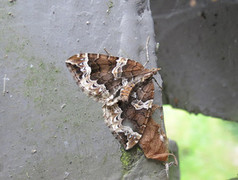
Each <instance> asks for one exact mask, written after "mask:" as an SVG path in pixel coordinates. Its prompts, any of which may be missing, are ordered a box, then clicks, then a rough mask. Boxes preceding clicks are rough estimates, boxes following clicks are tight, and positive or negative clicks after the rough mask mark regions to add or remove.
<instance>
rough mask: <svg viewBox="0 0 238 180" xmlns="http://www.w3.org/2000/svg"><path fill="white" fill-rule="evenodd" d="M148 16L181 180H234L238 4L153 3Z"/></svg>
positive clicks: (211, 0) (207, 0) (204, 0)
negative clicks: (176, 145)
mask: <svg viewBox="0 0 238 180" xmlns="http://www.w3.org/2000/svg"><path fill="white" fill-rule="evenodd" d="M151 10H152V16H153V19H154V26H155V33H156V41H157V47H159V48H158V49H156V54H157V57H158V66H159V67H161V69H162V70H161V71H160V74H161V76H162V79H163V93H164V94H163V103H164V104H167V105H165V106H164V114H165V125H166V130H167V134H168V137H169V138H170V139H173V140H175V141H176V142H177V143H178V147H179V160H180V168H181V169H180V170H181V179H182V180H187V179H231V178H236V179H238V123H237V122H238V111H237V110H238V101H237V100H238V97H237V93H238V43H237V42H238V1H231V0H226V1H223V0H201V1H196V0H180V1H178V0H170V1H166V0H152V1H151ZM168 104H169V105H168Z"/></svg>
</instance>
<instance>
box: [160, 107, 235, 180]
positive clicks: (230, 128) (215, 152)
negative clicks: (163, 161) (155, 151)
mask: <svg viewBox="0 0 238 180" xmlns="http://www.w3.org/2000/svg"><path fill="white" fill-rule="evenodd" d="M164 114H165V126H166V131H167V135H168V137H169V138H170V139H173V140H175V141H176V142H177V144H178V147H179V162H180V175H181V179H182V180H187V179H197V180H200V179H231V178H235V177H236V179H238V123H236V122H229V121H225V120H223V119H219V118H214V117H210V116H205V115H202V114H198V115H195V114H190V113H189V112H187V111H184V110H181V109H176V108H172V107H171V106H170V105H165V106H164Z"/></svg>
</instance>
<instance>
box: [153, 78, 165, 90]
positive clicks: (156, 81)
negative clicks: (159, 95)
mask: <svg viewBox="0 0 238 180" xmlns="http://www.w3.org/2000/svg"><path fill="white" fill-rule="evenodd" d="M152 78H153V79H154V81H155V83H156V84H157V85H158V86H159V88H160V89H161V90H163V88H162V87H161V86H160V85H159V83H158V81H157V80H156V79H155V78H154V77H152Z"/></svg>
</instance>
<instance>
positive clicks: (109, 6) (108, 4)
mask: <svg viewBox="0 0 238 180" xmlns="http://www.w3.org/2000/svg"><path fill="white" fill-rule="evenodd" d="M113 6H114V5H113V2H112V1H111V0H110V1H109V2H108V3H107V7H108V9H107V14H110V13H111V9H112V8H113Z"/></svg>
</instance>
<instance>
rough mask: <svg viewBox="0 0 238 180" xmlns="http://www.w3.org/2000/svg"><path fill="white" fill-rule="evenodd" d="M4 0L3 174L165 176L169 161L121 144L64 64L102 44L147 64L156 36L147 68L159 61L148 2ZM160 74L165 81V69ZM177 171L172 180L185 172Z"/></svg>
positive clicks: (0, 43)
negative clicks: (155, 50)
mask: <svg viewBox="0 0 238 180" xmlns="http://www.w3.org/2000/svg"><path fill="white" fill-rule="evenodd" d="M0 4H1V8H0V11H1V15H0V23H1V31H0V47H1V48H0V58H1V59H0V76H1V77H2V78H3V77H4V75H5V74H6V79H7V80H6V81H5V82H6V93H5V95H1V96H0V106H1V109H0V114H1V115H0V144H1V148H0V179H9V178H12V179H28V178H29V179H30V178H31V179H122V178H125V179H132V178H133V179H139V178H140V179H148V178H149V179H156V178H158V177H161V179H165V173H163V172H164V165H163V164H161V163H158V162H154V161H150V160H147V159H145V157H144V156H143V155H142V153H141V151H140V150H138V148H136V149H134V150H132V151H129V152H125V151H123V150H121V146H120V144H119V143H118V142H117V140H115V139H114V137H113V136H112V134H111V133H110V131H109V129H108V128H107V127H106V126H105V124H104V122H103V116H102V109H101V104H99V103H95V102H94V101H93V100H92V99H90V98H88V97H86V96H85V95H84V94H83V93H82V92H81V91H80V90H79V88H78V87H77V86H76V85H75V82H74V80H73V78H72V77H71V75H70V73H69V72H68V70H67V68H66V66H65V63H64V61H65V60H66V59H67V58H68V57H69V56H71V55H73V54H75V53H79V52H95V53H104V52H103V48H104V47H106V48H107V50H108V51H109V52H110V53H111V54H113V55H118V56H124V57H129V58H131V59H135V60H138V61H140V62H142V63H143V62H145V60H146V59H145V43H146V38H147V36H150V37H151V41H150V44H149V51H150V59H151V61H150V62H149V64H148V67H155V66H156V62H155V60H156V56H155V53H154V48H155V41H154V38H153V37H154V30H153V20H152V17H151V12H150V8H149V4H148V2H147V1H139V0H137V1H100V0H94V1H93V0H91V1H73V0H70V1H63V0H60V1H26V0H22V1H7V0H1V1H0ZM156 79H157V81H158V82H159V83H160V84H161V83H162V80H161V78H160V75H157V76H156ZM0 87H3V81H2V80H1V81H0ZM161 99H162V98H161V91H160V90H159V88H157V91H156V96H155V103H157V104H159V105H162V101H161ZM161 113H162V112H160V113H159V115H161ZM159 115H157V116H156V119H157V120H158V122H160V119H159V117H160V116H159ZM177 151H178V149H177V148H175V149H174V152H175V153H176V152H177ZM138 168H139V170H138ZM178 170H179V169H178V168H175V169H174V170H173V172H175V175H174V173H172V174H171V179H179V172H178ZM137 171H139V172H140V173H137ZM160 172H162V173H160Z"/></svg>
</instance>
